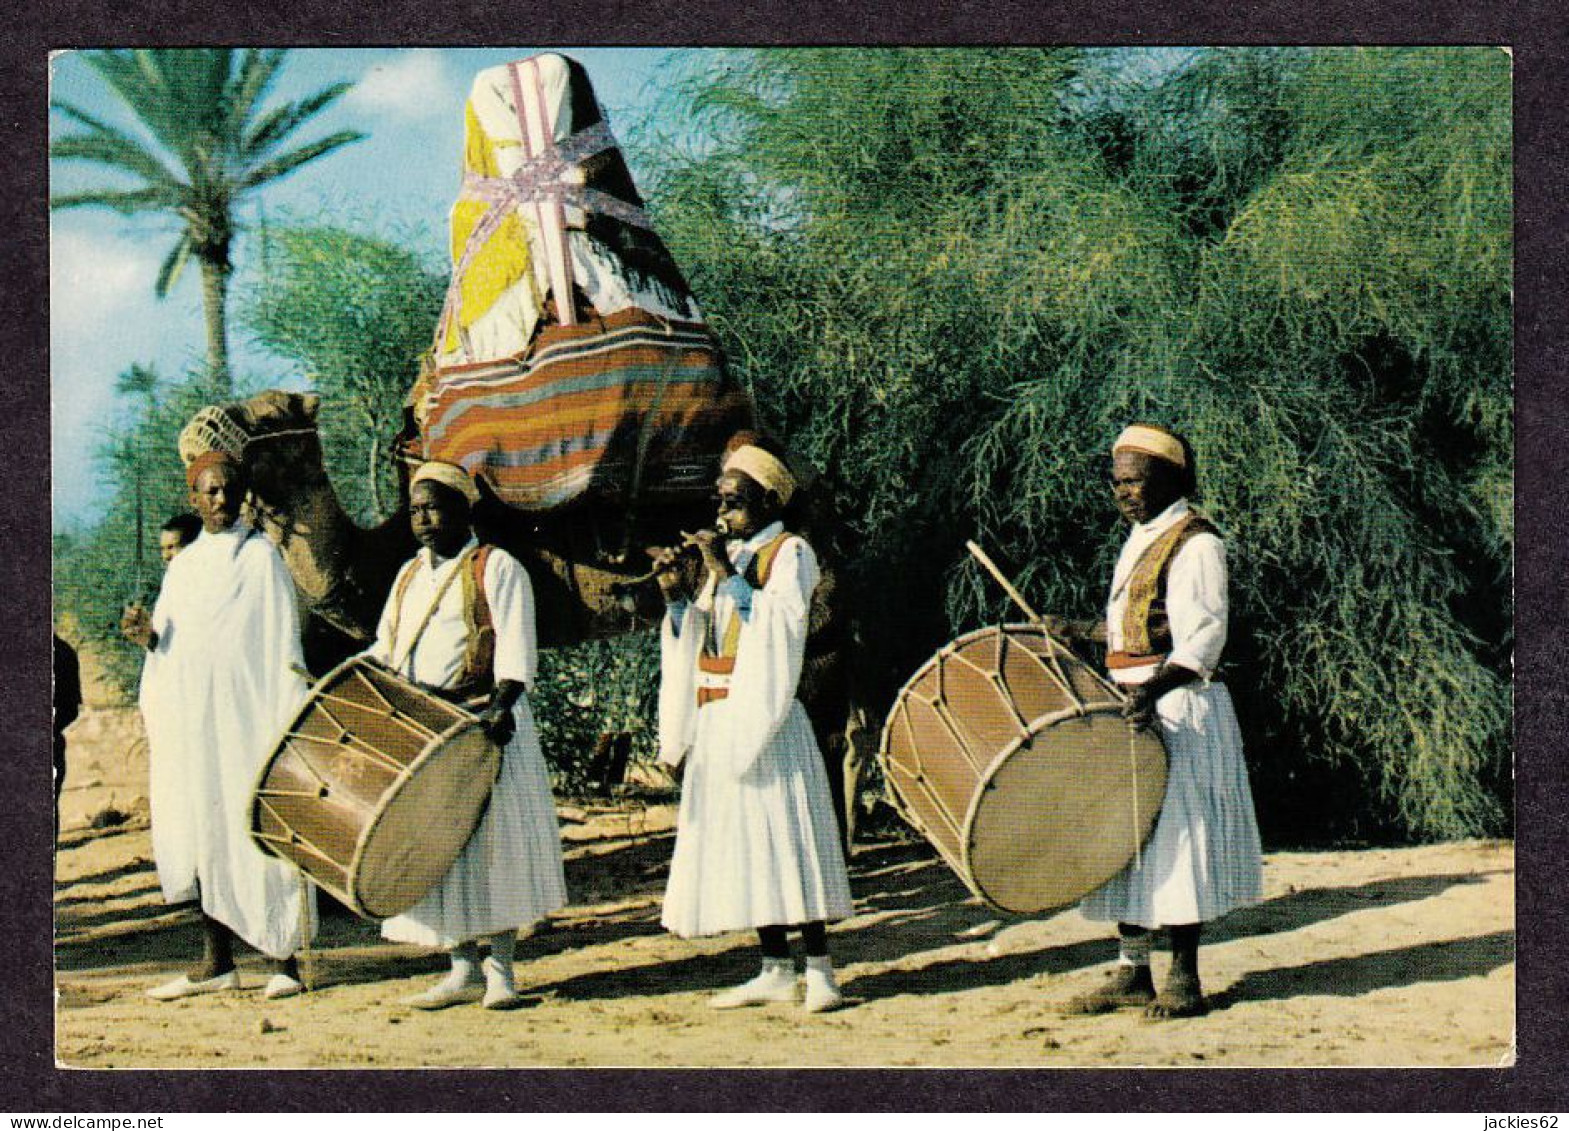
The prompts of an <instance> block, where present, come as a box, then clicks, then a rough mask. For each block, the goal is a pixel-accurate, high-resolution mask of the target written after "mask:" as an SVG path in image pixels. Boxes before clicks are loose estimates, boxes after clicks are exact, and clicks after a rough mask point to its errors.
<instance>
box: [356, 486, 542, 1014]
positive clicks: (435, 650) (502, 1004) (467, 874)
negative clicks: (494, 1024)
mask: <svg viewBox="0 0 1569 1131" xmlns="http://www.w3.org/2000/svg"><path fill="white" fill-rule="evenodd" d="M478 499H479V491H478V489H477V488H476V487H475V485H474V481H473V480H472V479H471V478H470V477H469V475H468V473H467V472H466V471H464V470H463V469H462V468H461V467H456V466H454V465H452V464H448V463H436V462H432V463H426V464H423V465H422V466H421V467H420V468H419V469H418V470H417V471H416V472H415V473H414V475H413V477H412V479H411V481H410V489H409V521H410V524H411V525H412V527H413V531H414V537H415V538H416V539H417V540H418V541H419V543H420V545H421V547H422V549H421V550H420V551H419V552H418V553H417V554H415V556H414V558H413V559H412V560H411V561H410V562H408V564H407V565H405V566H404V567H403V569H402V570H401V571H400V572H399V574H398V578H397V581H396V582H395V583H394V585H393V588H392V593H391V594H390V596H389V597H388V599H387V607H386V609H385V610H384V611H383V613H382V617H381V622H380V624H379V626H378V627H377V630H376V642H375V644H373V645H372V646H371V648H370V650H369V652H368V653H367V655H369V656H370V657H371V658H373V659H375V660H378V661H380V662H381V663H383V664H385V665H386V666H388V667H389V668H391V669H393V670H394V671H396V672H398V673H399V674H400V675H402V676H404V677H405V678H407V679H410V680H412V681H413V682H415V683H418V684H421V685H423V686H425V687H428V688H431V689H434V690H439V691H440V692H441V693H442V694H443V695H444V696H446V697H448V698H454V699H463V700H468V701H473V700H474V699H475V698H476V697H482V702H483V706H482V707H480V717H481V719H482V720H483V723H484V727H485V730H486V732H487V733H488V734H489V735H490V736H491V738H492V739H493V740H494V741H495V742H496V744H497V745H498V746H501V747H502V748H503V753H502V759H501V769H500V772H499V774H498V775H497V778H496V784H495V787H494V788H493V789H492V791H491V794H490V803H489V805H488V806H487V807H486V809H485V815H484V817H483V818H482V819H481V821H480V824H479V827H478V828H477V829H476V830H475V832H474V835H473V836H472V837H471V838H470V839H469V841H468V844H467V845H466V846H465V847H464V849H463V851H462V853H461V854H460V855H459V856H458V859H457V861H456V862H455V863H454V864H453V865H452V868H451V870H450V871H449V872H448V873H447V875H446V877H445V878H444V879H443V880H442V881H441V882H440V883H439V884H437V885H436V887H435V888H433V889H432V890H431V891H430V893H429V894H427V895H426V896H425V897H424V898H423V899H421V900H420V901H419V902H418V903H417V904H415V905H414V906H413V907H411V908H410V909H409V910H408V911H406V912H404V913H403V914H402V915H398V916H396V917H395V918H392V919H388V920H387V921H386V922H385V923H383V924H382V935H383V936H384V937H386V938H388V939H391V940H393V941H395V942H407V943H416V944H419V945H422V946H433V947H440V948H442V949H444V950H447V951H448V952H450V956H451V962H452V967H451V970H450V971H448V973H447V975H446V976H445V977H444V978H442V979H441V981H439V982H437V983H436V984H435V985H434V986H432V987H431V988H429V989H427V990H425V991H424V992H422V993H419V994H416V995H415V996H413V997H411V998H408V999H406V1002H405V1004H407V1005H411V1006H413V1007H414V1008H416V1009H445V1008H447V1007H448V1006H452V1005H458V1004H459V1003H462V1002H472V1001H481V1000H482V1001H483V1003H484V1006H485V1008H486V1009H513V1008H516V1007H517V1006H519V1005H521V1004H522V1003H523V998H522V997H520V996H519V994H518V992H517V989H516V986H515V983H514V981H513V969H512V966H513V952H514V950H515V947H516V943H517V935H518V931H519V929H520V928H525V927H529V926H532V925H533V924H534V923H536V922H538V921H539V920H540V919H542V918H544V916H545V915H546V914H547V913H549V912H551V911H554V910H556V909H557V908H559V907H562V906H563V905H565V903H566V880H565V877H564V875H563V872H562V860H561V835H560V829H559V827H558V825H557V823H556V808H555V801H554V798H553V797H552V795H551V791H550V778H549V776H548V775H547V773H546V770H545V759H544V755H543V753H542V752H541V750H540V745H539V734H538V732H537V731H536V730H535V728H534V717H533V714H532V713H531V712H530V710H529V703H528V698H527V696H526V694H525V692H526V690H527V688H528V685H529V684H530V683H532V682H533V680H534V676H535V670H536V667H535V665H536V652H535V635H534V593H533V588H532V586H531V585H530V584H529V578H528V574H527V573H526V572H525V571H524V569H523V567H522V565H520V564H519V563H518V561H517V559H515V558H513V557H512V556H511V555H510V554H508V553H507V552H506V551H505V550H502V549H500V548H498V547H495V546H489V545H481V544H480V543H479V542H478V541H476V539H475V538H474V535H473V533H472V530H471V526H470V509H471V508H472V506H473V504H474V503H475V502H477V501H478ZM433 817H437V818H439V814H433ZM481 939H484V940H486V941H487V943H488V949H489V953H488V954H487V956H486V957H485V959H484V961H483V963H481V961H480V956H479V940H481Z"/></svg>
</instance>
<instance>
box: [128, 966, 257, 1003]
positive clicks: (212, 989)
mask: <svg viewBox="0 0 1569 1131" xmlns="http://www.w3.org/2000/svg"><path fill="white" fill-rule="evenodd" d="M239 988H240V972H239V971H238V970H230V971H229V972H228V973H227V974H219V975H218V976H217V977H216V978H208V979H206V980H205V981H201V982H193V981H191V979H190V977H189V976H188V975H185V974H181V975H180V976H179V977H178V978H176V979H175V980H174V981H172V982H165V983H164V984H163V985H161V986H154V987H153V988H152V989H150V990H148V991H147V996H148V997H150V998H152V999H153V1000H154V1001H178V1000H179V999H180V998H182V997H195V996H196V995H197V994H216V993H221V992H223V991H225V990H237V989H239Z"/></svg>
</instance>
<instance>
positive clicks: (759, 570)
mask: <svg viewBox="0 0 1569 1131" xmlns="http://www.w3.org/2000/svg"><path fill="white" fill-rule="evenodd" d="M790 537H792V535H791V534H790V532H789V531H788V530H781V531H780V532H779V533H778V534H777V535H776V536H775V537H773V538H771V539H770V540H769V541H768V542H766V543H765V544H764V545H763V546H762V547H761V548H759V549H758V551H757V553H756V555H754V556H753V558H752V562H751V564H750V565H748V566H747V568H746V581H747V584H749V585H750V586H751V587H752V588H753V589H761V588H763V587H764V586H765V585H767V584H768V578H769V576H770V575H771V574H772V573H773V569H774V560H775V559H776V558H778V557H779V551H780V550H782V549H783V548H784V544H785V542H786V540H788V539H789V538H790ZM740 645H741V614H740V613H738V612H736V611H735V610H733V609H732V610H731V612H730V619H729V620H728V621H727V622H726V623H725V630H724V634H723V635H722V636H721V637H720V642H719V650H718V651H715V650H714V642H713V637H712V634H711V633H707V632H705V633H703V648H702V651H700V652H699V653H698V656H697V669H698V671H701V672H706V673H707V674H709V675H719V676H728V675H730V674H731V673H732V672H734V671H735V656H736V651H737V650H738V649H739V648H740ZM729 694H730V689H729V688H728V687H699V688H698V689H697V705H698V706H699V707H705V706H707V705H708V704H709V703H713V702H715V701H717V700H720V699H724V698H727V697H728V696H729Z"/></svg>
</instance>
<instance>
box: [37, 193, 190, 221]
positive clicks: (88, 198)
mask: <svg viewBox="0 0 1569 1131" xmlns="http://www.w3.org/2000/svg"><path fill="white" fill-rule="evenodd" d="M177 204H178V201H177V199H175V198H173V197H171V196H170V194H169V193H168V192H167V191H166V190H164V189H159V188H143V189H127V190H125V191H120V192H117V191H115V190H113V189H89V190H87V191H84V192H70V193H62V194H61V195H59V196H51V197H50V198H49V208H50V210H51V211H54V212H62V211H64V210H66V209H68V208H112V209H113V210H114V211H116V212H119V213H121V214H122V215H126V216H131V215H135V214H136V213H139V212H167V211H171V210H172V209H173V208H175V207H176V206H177Z"/></svg>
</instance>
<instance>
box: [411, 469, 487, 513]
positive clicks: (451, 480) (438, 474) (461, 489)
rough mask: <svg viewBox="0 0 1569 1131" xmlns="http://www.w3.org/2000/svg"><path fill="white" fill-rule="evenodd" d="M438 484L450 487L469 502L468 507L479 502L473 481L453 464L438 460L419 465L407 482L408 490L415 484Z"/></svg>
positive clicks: (477, 489)
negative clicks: (427, 482)
mask: <svg viewBox="0 0 1569 1131" xmlns="http://www.w3.org/2000/svg"><path fill="white" fill-rule="evenodd" d="M426 481H429V482H431V483H440V484H441V485H442V486H443V487H451V488H452V489H453V490H454V491H456V492H457V493H458V494H460V495H462V496H463V497H464V498H465V499H467V500H468V501H469V506H473V505H474V504H475V503H477V502H479V488H478V487H476V486H475V485H474V479H473V477H472V476H470V475H469V473H468V472H466V471H464V470H463V469H462V468H461V467H459V466H458V465H457V464H455V463H442V462H441V461H440V460H431V461H430V462H428V463H422V464H420V465H419V470H418V471H416V472H415V473H414V475H413V477H412V478H411V479H410V480H409V487H410V489H412V488H413V486H414V484H416V483H424V482H426Z"/></svg>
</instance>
